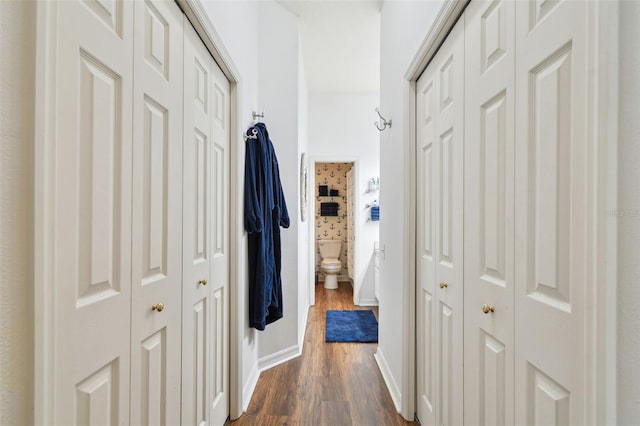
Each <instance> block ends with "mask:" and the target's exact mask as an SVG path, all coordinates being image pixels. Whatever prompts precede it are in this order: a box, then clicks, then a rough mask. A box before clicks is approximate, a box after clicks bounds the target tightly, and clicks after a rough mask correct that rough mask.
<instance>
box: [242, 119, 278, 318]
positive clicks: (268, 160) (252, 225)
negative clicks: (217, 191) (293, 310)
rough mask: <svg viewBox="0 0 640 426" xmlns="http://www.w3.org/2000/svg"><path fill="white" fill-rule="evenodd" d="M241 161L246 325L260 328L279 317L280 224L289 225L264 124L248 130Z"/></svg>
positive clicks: (272, 151) (276, 160) (274, 156)
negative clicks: (246, 254)
mask: <svg viewBox="0 0 640 426" xmlns="http://www.w3.org/2000/svg"><path fill="white" fill-rule="evenodd" d="M254 129H255V130H256V131H257V132H258V134H257V136H258V139H247V142H246V144H245V145H246V146H245V148H246V152H245V163H244V228H245V229H246V231H247V232H248V233H249V326H250V327H253V328H256V329H258V330H264V328H265V326H266V325H267V324H270V323H272V322H274V321H276V320H278V319H280V318H282V315H283V314H282V279H281V277H280V269H281V246H280V227H281V226H282V227H283V228H288V227H289V212H288V211H287V204H286V202H285V199H284V193H283V192H282V184H281V183H280V171H279V168H278V159H277V158H276V153H275V151H274V149H273V144H272V143H271V140H270V139H269V133H268V132H267V126H266V125H265V124H264V123H258V124H256V125H255V126H253V127H252V128H250V129H249V130H247V134H248V135H249V134H252V131H253V130H254Z"/></svg>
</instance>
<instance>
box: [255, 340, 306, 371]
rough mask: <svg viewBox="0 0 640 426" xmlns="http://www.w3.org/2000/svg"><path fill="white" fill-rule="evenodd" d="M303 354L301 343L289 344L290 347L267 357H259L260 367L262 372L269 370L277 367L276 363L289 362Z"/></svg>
mask: <svg viewBox="0 0 640 426" xmlns="http://www.w3.org/2000/svg"><path fill="white" fill-rule="evenodd" d="M301 354H302V351H301V350H300V345H297V344H296V345H293V346H289V347H288V348H284V349H282V350H280V351H278V352H275V353H272V354H269V355H267V356H265V357H262V358H259V359H258V368H259V369H260V372H263V371H264V370H268V369H270V368H273V367H275V366H276V365H280V364H282V363H283V362H287V361H289V360H292V359H293V358H296V357H298V356H300V355H301Z"/></svg>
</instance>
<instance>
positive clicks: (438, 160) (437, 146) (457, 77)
mask: <svg viewBox="0 0 640 426" xmlns="http://www.w3.org/2000/svg"><path fill="white" fill-rule="evenodd" d="M417 102H418V105H417V110H416V111H417V113H418V117H417V123H418V144H417V147H418V153H417V168H418V185H417V192H418V200H417V209H418V211H417V216H418V227H417V229H418V238H417V244H418V250H417V252H418V259H417V264H418V266H417V268H418V271H417V280H418V285H417V286H416V288H417V289H418V295H417V318H418V320H419V323H418V328H417V333H418V339H417V342H418V346H417V347H418V357H417V360H418V399H419V401H418V416H419V418H420V420H421V421H422V423H423V424H438V425H460V424H462V422H463V405H462V404H463V389H462V385H463V375H462V368H463V352H462V346H463V334H462V331H463V311H462V308H463V240H462V238H463V216H462V210H463V195H464V194H463V172H464V168H463V166H464V164H463V161H464V158H463V153H464V147H463V143H464V17H462V18H461V19H460V21H458V23H457V24H456V25H455V27H454V28H453V30H452V31H451V33H450V34H449V36H448V37H447V40H446V41H445V42H444V44H443V45H442V47H441V48H440V50H439V52H438V53H437V55H436V56H435V57H434V59H433V61H432V62H431V64H430V65H429V67H428V69H427V70H426V71H425V73H424V75H423V76H422V77H421V78H420V80H419V81H418V97H417ZM436 283H437V284H436ZM434 407H435V408H434ZM421 416H424V417H425V418H422V417H421Z"/></svg>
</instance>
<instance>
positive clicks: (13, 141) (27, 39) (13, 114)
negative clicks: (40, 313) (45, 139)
mask: <svg viewBox="0 0 640 426" xmlns="http://www.w3.org/2000/svg"><path fill="white" fill-rule="evenodd" d="M32 5H33V4H28V3H27V2H7V1H1V2H0V51H1V52H2V58H1V60H0V61H1V62H0V93H1V94H2V95H1V96H0V176H1V178H0V234H1V235H2V237H1V238H0V424H2V425H28V424H32V423H33V359H34V358H33V350H34V347H33V335H34V328H33V327H34V322H33V315H34V312H33V308H32V307H33V268H32V263H31V260H30V259H31V258H32V256H33V244H32V241H33V199H32V197H33V135H34V131H33V126H34V99H33V94H34V92H33V86H34V82H35V80H34V70H35V66H34V58H35V49H34V48H35V40H34V36H35V31H34V28H35V26H34V22H35V21H34V19H35V14H34V9H35V8H33V7H32Z"/></svg>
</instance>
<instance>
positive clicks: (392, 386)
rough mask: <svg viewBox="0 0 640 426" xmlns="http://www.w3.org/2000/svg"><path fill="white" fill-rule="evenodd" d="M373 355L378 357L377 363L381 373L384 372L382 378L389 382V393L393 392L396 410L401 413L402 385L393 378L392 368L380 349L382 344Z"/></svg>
mask: <svg viewBox="0 0 640 426" xmlns="http://www.w3.org/2000/svg"><path fill="white" fill-rule="evenodd" d="M373 357H374V358H375V359H376V363H377V364H378V368H379V369H380V373H382V378H383V379H384V382H385V383H386V384H387V389H389V393H390V394H391V399H392V400H393V405H395V407H396V411H397V412H398V413H400V407H402V393H401V392H400V387H399V386H398V384H397V383H396V381H395V380H394V379H393V375H392V374H391V370H390V369H389V365H388V364H387V360H386V359H385V358H384V355H383V354H382V352H381V351H380V346H378V350H377V351H376V353H375V354H374V355H373Z"/></svg>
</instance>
